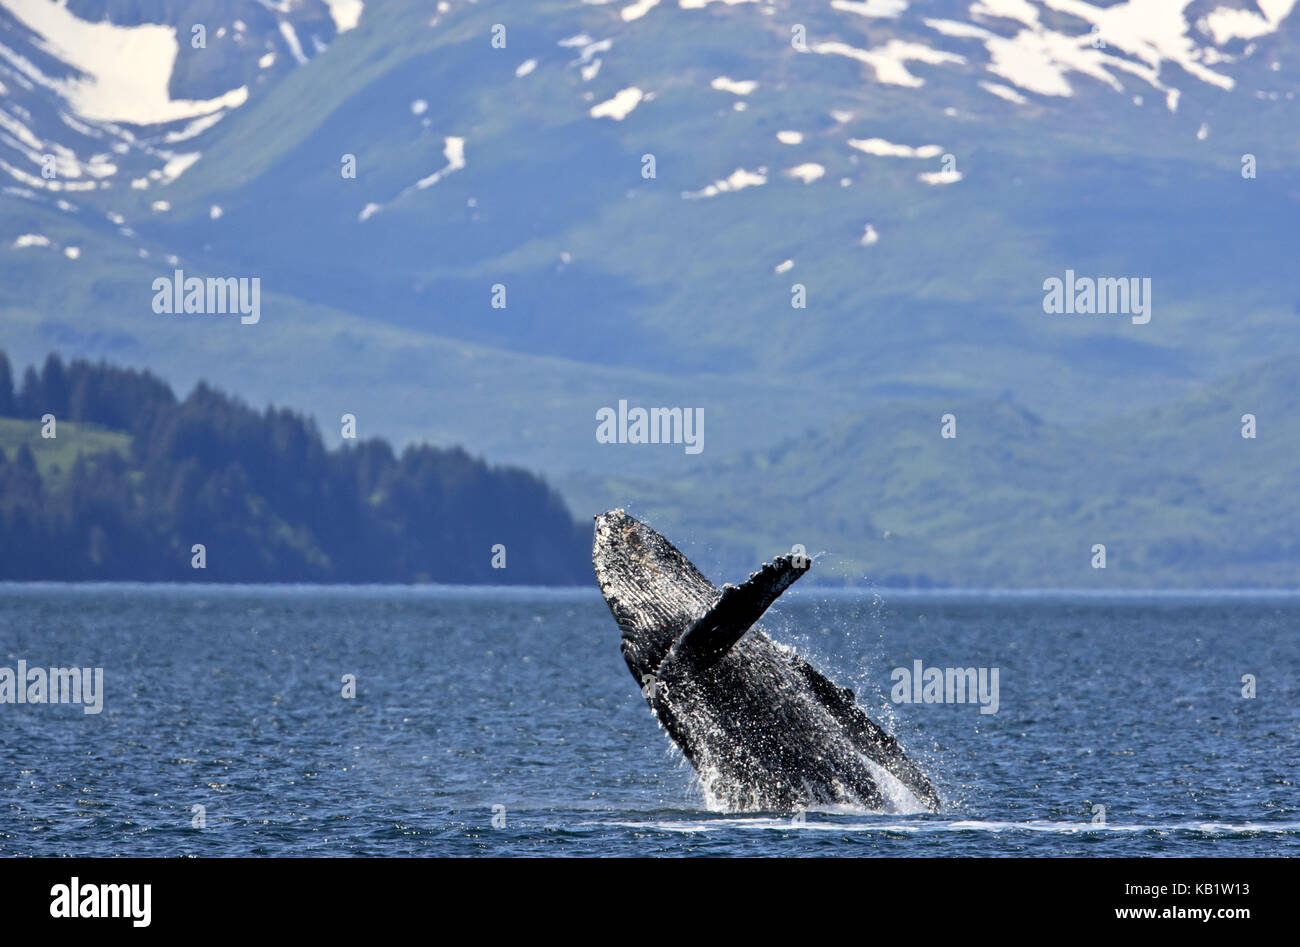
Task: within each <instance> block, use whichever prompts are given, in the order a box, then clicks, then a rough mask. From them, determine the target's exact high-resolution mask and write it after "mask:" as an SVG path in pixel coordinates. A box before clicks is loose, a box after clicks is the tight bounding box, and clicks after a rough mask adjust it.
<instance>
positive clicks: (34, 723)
mask: <svg viewBox="0 0 1300 947" xmlns="http://www.w3.org/2000/svg"><path fill="white" fill-rule="evenodd" d="M764 627H765V628H766V630H767V631H768V633H769V634H771V635H772V636H773V637H775V638H777V639H778V640H780V641H783V642H786V643H789V644H791V645H793V646H794V647H796V648H798V649H799V650H800V651H801V652H802V653H804V654H805V655H807V656H808V657H809V658H810V659H811V660H812V661H813V663H814V664H816V665H817V666H819V667H820V668H821V669H822V670H823V671H825V672H827V673H828V674H829V675H830V676H831V677H832V678H833V679H834V680H836V681H837V682H839V683H840V684H842V685H848V686H853V687H854V688H855V689H856V690H857V692H858V695H859V702H860V703H861V704H862V705H863V706H864V707H865V708H866V709H867V711H868V713H870V714H871V715H872V716H873V717H874V718H875V719H876V720H878V721H879V722H881V723H882V724H884V725H885V726H886V727H887V728H888V729H889V730H890V731H891V732H893V733H894V734H895V736H897V737H898V738H899V740H900V741H901V742H902V743H903V745H904V746H905V747H906V748H907V750H908V752H909V754H910V755H912V756H913V757H914V758H916V759H918V760H919V761H920V762H921V764H922V767H923V768H924V770H925V771H926V772H927V774H928V775H929V776H930V778H931V779H932V780H933V782H934V783H935V784H936V785H937V787H938V788H939V791H940V793H941V794H942V796H943V798H944V809H943V811H942V812H940V813H937V814H924V815H915V814H905V813H903V812H868V811H819V810H813V811H809V812H807V813H804V814H803V815H802V817H800V818H797V819H792V818H791V817H789V816H783V815H779V814H775V813H726V812H719V811H713V810H712V809H710V807H709V805H708V803H707V800H706V799H705V798H704V794H703V792H702V790H701V788H700V786H699V784H698V782H697V781H696V780H695V778H694V776H693V773H692V770H691V768H690V766H689V764H687V763H685V762H684V761H683V760H682V758H681V755H680V754H679V753H677V752H676V751H675V750H673V749H672V748H671V746H670V743H669V741H668V739H667V737H666V736H665V735H664V733H663V732H662V731H660V730H659V729H658V727H657V725H656V724H655V721H654V719H653V717H652V716H651V714H650V711H649V710H648V708H647V707H646V706H645V703H644V700H643V699H642V698H641V696H640V694H639V692H638V689H637V685H636V682H634V681H633V679H632V676H631V675H630V674H629V672H628V671H627V668H626V667H625V665H624V664H623V661H622V657H621V656H620V654H619V649H618V631H617V628H616V626H615V625H614V622H613V620H612V619H611V617H610V615H609V611H608V609H607V608H606V606H605V604H604V602H603V601H602V600H601V599H600V597H599V595H598V594H597V593H596V592H595V591H594V590H571V591H548V590H538V589H513V590H502V589H464V588H417V589H412V588H389V587H380V588H325V589H322V588H308V587H275V588H258V587H214V586H184V587H182V586H171V587H167V586H133V585H109V586H102V585H101V586H62V585H26V586H24V585H9V586H0V667H3V666H7V667H10V668H14V667H16V666H17V662H18V660H19V659H23V660H25V661H26V662H27V664H28V666H29V667H37V666H42V667H51V666H57V667H66V666H74V665H75V666H82V667H102V668H103V674H104V677H103V710H102V712H101V713H99V714H86V713H84V712H83V709H82V708H81V707H79V706H72V705H50V704H0V853H2V854H4V855H10V856H12V855H45V856H49V855H80V856H115V855H133V856H179V855H194V856H248V855H272V856H274V855H300V856H349V855H368V856H410V855H417V856H419V855H435V856H449V855H450V856H460V855H464V856H471V855H498V856H541V855H561V856H566V855H567V856H652V855H750V856H752V855H777V856H807V855H854V856H863V855H867V856H877V855H879V856H949V855H959V856H960V855H981V856H997V855H1044V856H1051V855H1097V856H1105V855H1124V856H1160V855H1206V856H1216V855H1235V856H1241V855H1273V854H1290V855H1297V854H1300V844H1298V842H1300V793H1298V792H1297V787H1296V775H1295V760H1296V752H1295V751H1296V747H1297V738H1298V737H1300V699H1298V698H1300V674H1298V673H1297V672H1298V671H1300V634H1298V632H1300V596H1295V595H1285V594H1273V595H1270V594H1258V595H1215V594H1203V595H1158V596H1153V595H1121V596H1112V597H1100V596H1092V595H1088V596H1085V595H1071V594H1065V593H1059V594H1052V593H1041V594H991V593H990V594H937V593H936V594H928V595H922V594H916V593H908V594H904V593H889V592H882V593H879V594H872V593H860V594H859V593H843V592H826V591H825V590H819V589H816V588H804V589H798V590H795V591H793V592H792V593H790V594H789V595H788V596H787V597H786V598H783V599H782V601H781V602H779V603H778V604H777V606H776V607H774V608H773V610H772V611H771V612H770V613H769V615H768V617H767V618H766V619H765V621H764ZM918 659H919V660H921V661H922V662H923V664H924V666H926V667H940V668H944V667H983V668H990V669H991V668H997V669H998V683H999V690H998V698H999V700H998V708H997V712H996V713H990V714H984V713H981V712H980V706H979V705H978V704H976V703H965V704H942V703H928V704H927V703H919V704H908V703H895V702H894V701H893V700H891V689H892V687H893V682H892V680H891V674H892V672H893V670H894V669H895V668H908V669H910V668H912V667H913V662H914V661H915V660H918ZM344 675H354V676H355V680H356V685H355V686H356V696H355V697H352V698H348V697H345V696H344V695H343V690H344V681H343V678H344ZM1245 675H1253V677H1254V681H1255V688H1256V691H1255V694H1256V696H1254V697H1253V698H1252V697H1245V696H1243V688H1244V687H1245V686H1246V685H1245V684H1243V681H1242V678H1243V676H1245ZM200 806H201V807H202V809H201V810H200V809H198V808H196V807H200ZM1099 807H1104V812H1103V809H1102V808H1099ZM200 816H201V818H200ZM196 822H201V823H202V825H201V826H196V824H195V823H196Z"/></svg>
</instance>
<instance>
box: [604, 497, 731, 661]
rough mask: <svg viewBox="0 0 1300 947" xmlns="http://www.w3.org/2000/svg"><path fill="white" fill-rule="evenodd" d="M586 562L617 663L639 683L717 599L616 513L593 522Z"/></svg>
mask: <svg viewBox="0 0 1300 947" xmlns="http://www.w3.org/2000/svg"><path fill="white" fill-rule="evenodd" d="M591 561H592V564H593V565H594V566H595V569H596V581H597V582H599V583H600V591H601V593H602V594H604V596H605V601H606V602H608V603H609V610H610V611H611V612H612V613H613V614H614V620H615V621H616V622H618V628H619V632H620V633H621V634H622V637H623V657H624V659H625V660H626V661H627V665H628V668H629V669H630V670H631V671H632V675H633V677H635V678H636V679H637V681H638V682H641V683H644V682H645V675H647V674H654V673H655V672H656V671H657V669H658V668H659V666H660V664H662V663H663V660H664V658H665V657H666V656H667V654H668V651H669V650H670V649H671V648H672V646H673V642H674V641H676V640H677V639H678V637H679V636H680V635H681V634H682V632H684V631H685V630H686V629H687V627H689V626H690V624H691V623H692V622H693V621H695V619H696V618H698V617H699V616H700V615H702V614H704V613H705V612H706V611H707V610H708V609H709V608H710V607H711V606H712V605H713V603H714V602H715V601H717V599H718V596H719V594H720V593H719V591H718V589H717V588H716V587H715V586H714V585H713V584H712V583H711V582H709V580H708V579H706V578H705V577H704V576H703V575H702V574H701V573H700V570H699V569H697V568H695V566H693V565H691V563H690V560H688V559H687V558H686V557H685V556H683V555H682V554H681V553H680V552H679V551H678V550H677V547H675V546H674V545H673V544H672V543H670V542H669V541H668V540H666V539H664V538H663V537H662V536H660V535H659V534H658V533H657V532H655V531H654V530H653V529H651V528H650V527H649V526H647V525H646V524H645V523H642V522H641V521H640V520H638V519H635V518H634V517H631V516H628V515H627V513H626V512H624V511H623V510H621V509H620V510H610V511H608V512H606V513H601V514H600V515H599V516H597V517H596V534H595V539H594V541H593V543H592V550H591Z"/></svg>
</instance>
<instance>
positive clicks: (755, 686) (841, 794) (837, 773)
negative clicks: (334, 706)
mask: <svg viewBox="0 0 1300 947" xmlns="http://www.w3.org/2000/svg"><path fill="white" fill-rule="evenodd" d="M592 562H593V564H594V566H595V569H596V579H597V581H598V582H599V583H600V590H601V592H602V593H603V594H604V596H605V601H606V602H607V603H608V604H609V609H610V611H611V612H612V613H613V614H614V620H615V621H616V622H618V627H619V631H620V632H621V635H622V649H623V658H624V660H625V661H627V666H628V668H629V669H630V670H631V672H632V676H633V677H634V678H636V680H637V682H638V684H640V685H641V693H642V694H643V695H644V696H645V698H646V700H647V701H648V703H649V704H650V707H651V709H652V710H653V711H654V714H655V716H656V717H657V718H658V719H659V722H660V724H662V726H663V728H664V729H665V730H666V731H667V732H668V735H669V736H670V737H671V738H672V740H673V742H674V743H676V744H677V746H678V747H680V748H681V750H682V753H683V754H684V755H685V756H686V758H687V759H688V760H690V762H691V764H692V765H693V766H694V767H695V771H696V772H697V773H698V774H699V776H700V780H701V782H702V783H703V785H704V788H705V790H706V792H707V793H708V794H709V796H711V797H712V799H714V800H716V802H717V803H718V804H720V805H721V806H722V807H723V808H725V809H727V810H730V811H753V810H760V811H779V812H792V811H795V810H798V809H804V808H807V807H809V806H814V805H835V804H839V805H854V806H864V807H867V808H871V809H879V808H882V807H884V806H885V805H886V802H885V798H884V795H883V793H882V791H881V788H880V779H879V775H880V774H879V771H878V770H877V769H876V768H875V767H879V768H880V769H883V770H885V771H887V772H888V773H891V774H892V775H893V776H894V777H896V778H897V779H898V781H899V782H900V783H901V784H902V785H903V786H904V787H906V789H907V790H908V791H910V792H911V793H912V794H913V795H914V796H915V797H916V799H917V800H918V801H919V802H920V804H921V805H922V806H924V807H925V808H927V809H930V810H932V811H936V810H938V808H939V795H938V793H937V792H935V790H934V787H933V786H932V785H931V784H930V781H929V780H928V779H926V777H925V775H924V774H923V773H922V772H921V771H920V769H919V768H918V767H917V766H916V764H915V763H913V762H912V761H911V760H910V759H908V758H907V756H905V755H904V753H903V750H902V748H901V747H900V746H899V745H898V741H896V740H895V739H894V738H893V737H892V736H890V735H889V734H888V733H886V732H885V731H884V730H883V729H882V728H881V727H879V726H878V725H877V724H875V723H874V722H873V721H872V720H870V719H869V718H868V717H867V715H866V714H865V713H863V712H862V710H861V709H860V708H859V707H858V706H857V705H856V703H855V702H854V698H853V691H852V690H850V689H848V688H840V687H837V686H836V685H835V684H833V683H831V681H829V680H828V679H827V678H826V677H825V676H823V675H822V674H821V673H820V672H819V671H817V670H816V669H815V668H814V667H812V665H810V664H809V663H808V662H807V661H805V660H804V659H803V658H801V657H800V656H799V655H798V654H796V653H795V652H794V651H793V650H791V649H789V648H785V647H782V646H780V645H778V644H776V643H775V642H774V641H772V639H770V638H769V637H768V636H767V635H765V634H764V633H763V632H762V631H761V630H759V629H757V628H755V627H753V626H754V623H755V622H756V621H757V620H758V618H759V617H760V616H761V615H762V614H763V612H765V611H766V610H767V608H768V606H770V605H771V604H772V603H773V602H774V601H775V600H776V598H777V596H779V595H780V594H781V593H782V592H784V591H785V590H786V589H787V588H789V587H790V585H791V584H793V583H794V581H795V580H796V579H798V578H799V577H800V576H801V575H803V574H804V573H805V572H806V571H807V570H808V565H809V564H808V561H807V560H806V559H803V561H798V559H796V558H792V557H789V556H778V557H777V558H776V559H774V560H773V561H772V562H768V563H766V564H764V565H763V566H762V568H760V569H759V570H758V571H757V572H755V573H753V574H752V575H750V577H749V579H748V581H746V582H744V583H743V584H741V585H737V586H733V585H726V586H724V587H723V588H722V590H721V591H719V589H717V588H716V587H715V586H714V585H713V584H712V583H711V582H709V580H708V579H706V578H705V577H704V576H703V574H701V573H700V571H699V570H698V569H697V568H695V566H694V565H692V564H691V562H690V561H689V560H688V559H687V558H686V557H685V556H684V555H682V553H681V552H679V551H678V550H677V548H676V547H674V546H673V545H672V543H670V542H669V541H668V540H666V539H665V538H664V537H663V536H661V535H659V533H657V532H655V531H654V530H653V529H651V528H650V527H649V526H647V525H646V524H645V523H642V522H640V521H639V520H637V519H634V518H633V517H631V516H629V515H628V514H627V513H626V512H624V511H623V510H621V509H619V510H610V511H609V512H607V513H602V514H600V515H599V516H597V517H596V533H595V541H594V543H593V548H592ZM873 764H874V766H873Z"/></svg>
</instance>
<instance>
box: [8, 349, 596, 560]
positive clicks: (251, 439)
mask: <svg viewBox="0 0 1300 947" xmlns="http://www.w3.org/2000/svg"><path fill="white" fill-rule="evenodd" d="M341 421H342V424H341V426H340V430H341V431H344V430H349V431H350V429H351V428H354V427H355V423H354V422H355V419H349V418H347V417H344V418H342V419H341ZM589 548H590V547H589V539H588V530H587V527H586V526H585V525H582V526H580V525H578V524H576V523H574V521H573V520H572V519H570V518H569V515H568V512H567V511H566V510H565V509H564V505H563V503H562V502H561V501H560V500H559V498H558V497H557V496H556V495H555V494H554V493H553V492H552V491H551V490H550V489H549V488H548V487H547V486H546V484H544V483H542V482H541V481H539V480H538V479H537V478H536V477H534V476H532V475H530V474H528V473H527V472H525V471H523V470H519V469H516V468H509V467H488V466H487V465H486V464H485V463H483V462H482V461H480V460H475V459H473V458H471V457H470V456H469V455H468V454H466V453H465V452H464V451H463V450H459V449H451V450H443V449H438V448H434V447H429V446H427V445H420V446H408V447H407V448H406V449H405V450H403V451H402V452H401V453H400V454H397V453H395V452H394V451H393V450H392V448H391V447H390V446H389V445H388V444H387V443H386V442H385V441H383V440H380V439H377V438H371V439H360V438H357V439H355V440H354V439H352V438H351V437H349V438H348V446H346V447H340V448H337V449H335V450H332V451H329V450H326V449H325V447H324V445H323V443H322V442H321V437H320V432H319V430H318V429H317V427H316V425H315V424H314V423H313V422H311V421H309V420H308V419H306V418H303V417H301V416H300V415H296V414H294V413H293V412H290V411H285V410H276V409H274V408H267V409H266V411H265V412H262V413H259V412H257V411H254V410H252V409H251V408H249V407H247V406H246V405H244V404H243V403H241V402H240V401H239V400H238V399H235V398H231V397H229V396H227V395H224V394H222V393H221V392H219V391H216V390H214V389H212V388H211V387H209V386H207V385H204V384H199V385H198V386H196V387H195V389H194V391H192V392H191V393H190V394H189V395H188V396H187V397H186V398H184V399H183V400H179V401H178V400H177V398H176V397H175V395H174V394H173V393H172V390H171V389H170V388H169V387H168V386H167V385H166V384H164V383H163V382H161V381H159V380H158V379H157V378H154V377H153V376H152V375H150V374H149V373H148V372H138V371H134V370H124V369H119V368H115V367H112V366H109V365H106V364H103V363H101V364H99V365H92V364H90V363H88V362H84V361H73V362H71V363H69V364H66V365H65V364H64V362H63V361H62V360H61V359H60V358H58V357H57V356H54V355H51V356H50V357H48V358H47V359H46V360H45V363H44V365H43V366H42V367H41V369H40V371H37V370H36V369H35V368H34V367H29V368H28V369H27V370H26V371H24V372H23V375H22V382H21V384H19V385H17V386H15V385H14V384H13V372H12V371H11V369H10V366H9V362H8V359H7V358H6V356H5V355H4V353H3V352H0V581H5V580H15V579H17V580H55V581H69V580H100V581H104V580H113V581H171V582H186V581H206V582H347V583H373V582H446V583H491V584H538V585H564V584H574V585H576V584H580V583H585V582H586V581H588V579H589V577H590V571H591V565H590V559H589Z"/></svg>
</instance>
